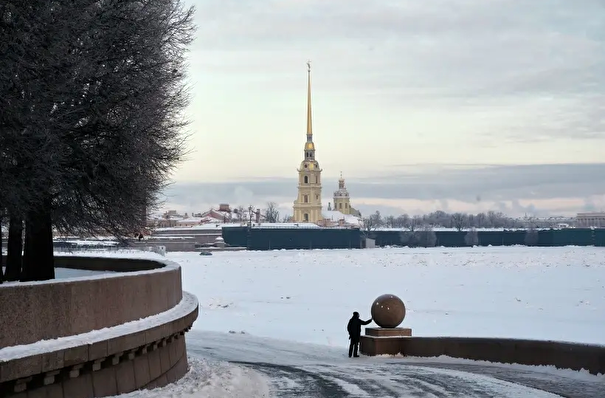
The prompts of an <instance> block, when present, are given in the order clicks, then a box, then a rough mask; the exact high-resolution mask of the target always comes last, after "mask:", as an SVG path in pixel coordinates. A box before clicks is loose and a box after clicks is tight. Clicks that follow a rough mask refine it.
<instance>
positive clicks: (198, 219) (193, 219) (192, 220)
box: [176, 217, 203, 225]
mask: <svg viewBox="0 0 605 398" xmlns="http://www.w3.org/2000/svg"><path fill="white" fill-rule="evenodd" d="M202 220H203V219H202V217H187V218H183V219H182V220H178V221H177V222H176V223H177V225H178V224H199V223H201V222H202Z"/></svg>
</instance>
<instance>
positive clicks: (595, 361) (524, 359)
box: [360, 336, 605, 374]
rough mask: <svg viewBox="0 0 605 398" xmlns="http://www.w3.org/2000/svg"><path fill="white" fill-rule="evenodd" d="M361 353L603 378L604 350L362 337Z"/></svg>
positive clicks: (503, 341)
mask: <svg viewBox="0 0 605 398" xmlns="http://www.w3.org/2000/svg"><path fill="white" fill-rule="evenodd" d="M360 351H361V353H363V354H365V355H382V354H388V355H397V354H402V355H404V356H412V357H437V356H441V355H445V356H449V357H453V358H465V359H473V360H480V361H490V362H499V363H516V364H522V365H553V366H556V367H557V368H561V369H573V370H581V369H585V370H587V371H589V372H590V373H592V374H599V373H601V374H605V346H600V345H589V344H579V343H567V342H558V341H541V340H522V339H504V338H478V337H389V338H384V337H376V338H373V337H371V336H361V345H360Z"/></svg>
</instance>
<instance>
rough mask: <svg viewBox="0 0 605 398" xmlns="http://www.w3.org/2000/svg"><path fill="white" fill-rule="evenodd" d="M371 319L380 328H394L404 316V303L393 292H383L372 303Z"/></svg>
mask: <svg viewBox="0 0 605 398" xmlns="http://www.w3.org/2000/svg"><path fill="white" fill-rule="evenodd" d="M371 313H372V319H374V322H375V323H376V324H377V325H378V326H380V327H382V328H396V327H397V326H399V324H400V323H401V322H403V318H405V304H403V301H401V299H400V298H399V297H397V296H395V295H394V294H383V295H382V296H379V297H378V298H376V300H374V303H373V304H372V309H371Z"/></svg>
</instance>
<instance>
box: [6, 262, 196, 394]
mask: <svg viewBox="0 0 605 398" xmlns="http://www.w3.org/2000/svg"><path fill="white" fill-rule="evenodd" d="M56 264H57V267H68V268H79V269H89V270H91V269H92V270H106V271H115V273H114V272H112V273H108V274H102V275H98V276H93V277H79V278H70V279H58V280H54V281H44V282H32V283H20V284H8V285H0V303H2V305H0V320H2V321H1V322H0V397H5V396H6V397H8V396H19V397H26V396H31V397H39V396H48V397H53V398H54V397H70V398H72V397H73V398H80V397H101V396H108V395H115V394H119V393H125V392H130V391H134V390H136V389H140V388H152V387H158V386H163V385H166V384H167V383H170V382H173V381H176V380H178V379H179V378H180V377H182V376H183V375H184V374H185V373H186V372H187V355H186V346H185V339H184V337H183V336H184V334H185V332H186V331H188V330H189V329H190V328H191V325H192V324H193V322H194V321H195V319H196V318H197V315H198V304H197V299H196V298H195V296H193V295H191V294H189V293H186V292H183V291H182V288H181V270H180V267H179V266H178V265H177V264H174V263H171V262H164V261H149V260H135V259H132V260H131V259H116V258H85V257H75V256H74V257H57V258H56ZM44 340H46V341H44Z"/></svg>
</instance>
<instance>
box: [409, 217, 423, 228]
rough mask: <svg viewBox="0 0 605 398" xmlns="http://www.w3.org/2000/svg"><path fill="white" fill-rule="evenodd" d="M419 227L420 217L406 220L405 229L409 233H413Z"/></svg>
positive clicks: (420, 223)
mask: <svg viewBox="0 0 605 398" xmlns="http://www.w3.org/2000/svg"><path fill="white" fill-rule="evenodd" d="M421 225H422V217H421V216H418V215H416V216H413V217H411V218H408V225H407V226H406V227H407V229H409V230H410V232H414V231H415V230H416V228H418V227H419V226H421Z"/></svg>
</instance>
